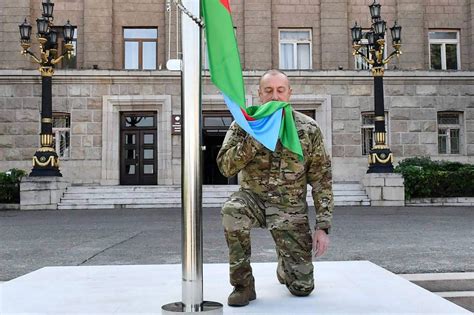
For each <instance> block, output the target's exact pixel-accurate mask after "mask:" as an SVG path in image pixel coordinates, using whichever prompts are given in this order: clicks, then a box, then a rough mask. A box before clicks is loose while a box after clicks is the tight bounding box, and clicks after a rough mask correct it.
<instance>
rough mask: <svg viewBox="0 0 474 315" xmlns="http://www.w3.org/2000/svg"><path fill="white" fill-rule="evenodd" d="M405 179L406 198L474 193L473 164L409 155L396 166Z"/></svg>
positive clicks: (464, 195) (463, 195)
mask: <svg viewBox="0 0 474 315" xmlns="http://www.w3.org/2000/svg"><path fill="white" fill-rule="evenodd" d="M395 173H400V174H402V176H403V179H404V180H405V198H406V199H411V198H430V197H433V198H435V197H474V165H472V164H463V163H459V162H450V161H432V160H431V159H430V158H428V157H415V158H408V159H405V160H403V161H401V162H400V163H399V164H398V165H397V166H396V167H395Z"/></svg>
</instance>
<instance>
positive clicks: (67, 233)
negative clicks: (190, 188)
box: [0, 207, 474, 281]
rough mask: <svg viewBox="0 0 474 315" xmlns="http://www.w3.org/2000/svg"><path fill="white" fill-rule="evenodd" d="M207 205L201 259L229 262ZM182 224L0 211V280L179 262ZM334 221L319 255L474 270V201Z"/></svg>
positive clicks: (256, 234)
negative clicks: (50, 270)
mask: <svg viewBox="0 0 474 315" xmlns="http://www.w3.org/2000/svg"><path fill="white" fill-rule="evenodd" d="M203 212H204V214H203V229H204V261H205V263H211V262H226V260H227V248H226V245H225V241H224V238H223V234H222V227H221V223H220V215H219V209H216V208H213V209H204V211H203ZM312 212H313V211H311V213H312ZM180 225H181V216H180V210H179V209H147V210H133V209H130V210H84V211H78V210H74V211H21V212H20V211H0V281H7V280H10V279H13V278H15V277H18V276H21V275H23V274H25V273H28V272H31V271H34V270H36V269H39V268H41V267H44V266H57V265H64V266H75V265H106V264H164V263H180V259H181V252H180V248H181V241H180V237H181V234H180ZM333 226H334V227H333V230H332V233H331V248H330V251H329V253H328V254H327V255H326V256H324V257H323V258H322V259H321V260H332V261H336V260H370V261H372V262H374V263H376V264H378V265H380V266H382V267H384V268H387V269H388V270H390V271H393V272H395V273H422V272H423V273H424V272H462V271H471V272H472V271H474V263H473V262H474V242H473V240H474V229H473V226H474V208H473V207H386V208H379V207H338V208H336V211H335V216H334V224H333ZM252 239H253V242H252V246H253V250H252V251H253V261H259V262H268V261H275V257H276V256H275V250H274V245H273V241H272V239H271V237H270V234H269V233H268V231H265V230H254V231H253V232H252Z"/></svg>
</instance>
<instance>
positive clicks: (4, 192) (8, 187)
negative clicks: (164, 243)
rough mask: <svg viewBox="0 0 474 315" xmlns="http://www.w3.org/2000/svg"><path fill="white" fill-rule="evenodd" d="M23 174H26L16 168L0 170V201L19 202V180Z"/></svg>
mask: <svg viewBox="0 0 474 315" xmlns="http://www.w3.org/2000/svg"><path fill="white" fill-rule="evenodd" d="M23 176H26V172H25V171H24V170H20V169H16V168H12V169H10V170H8V171H6V172H0V203H19V202H20V181H21V179H22V177H23Z"/></svg>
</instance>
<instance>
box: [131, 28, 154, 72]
mask: <svg viewBox="0 0 474 315" xmlns="http://www.w3.org/2000/svg"><path fill="white" fill-rule="evenodd" d="M127 29H141V30H151V29H152V30H156V38H155V39H153V38H126V37H125V30H127ZM158 38H159V30H158V27H154V26H153V27H148V26H136V27H135V26H133V27H130V26H126V27H123V28H122V40H123V45H122V51H123V58H122V64H123V70H128V71H154V70H158ZM127 42H138V68H137V69H127V68H125V60H126V51H127V50H126V48H125V46H126V43H127ZM145 42H148V43H149V42H152V43H156V47H155V69H143V43H145Z"/></svg>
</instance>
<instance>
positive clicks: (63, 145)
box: [53, 113, 71, 158]
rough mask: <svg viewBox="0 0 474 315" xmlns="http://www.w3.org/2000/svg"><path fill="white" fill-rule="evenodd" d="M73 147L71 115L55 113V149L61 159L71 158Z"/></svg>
mask: <svg viewBox="0 0 474 315" xmlns="http://www.w3.org/2000/svg"><path fill="white" fill-rule="evenodd" d="M70 145H71V115H70V114H68V113H53V147H54V148H55V149H56V154H57V155H58V157H59V158H69V157H71V156H70Z"/></svg>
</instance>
